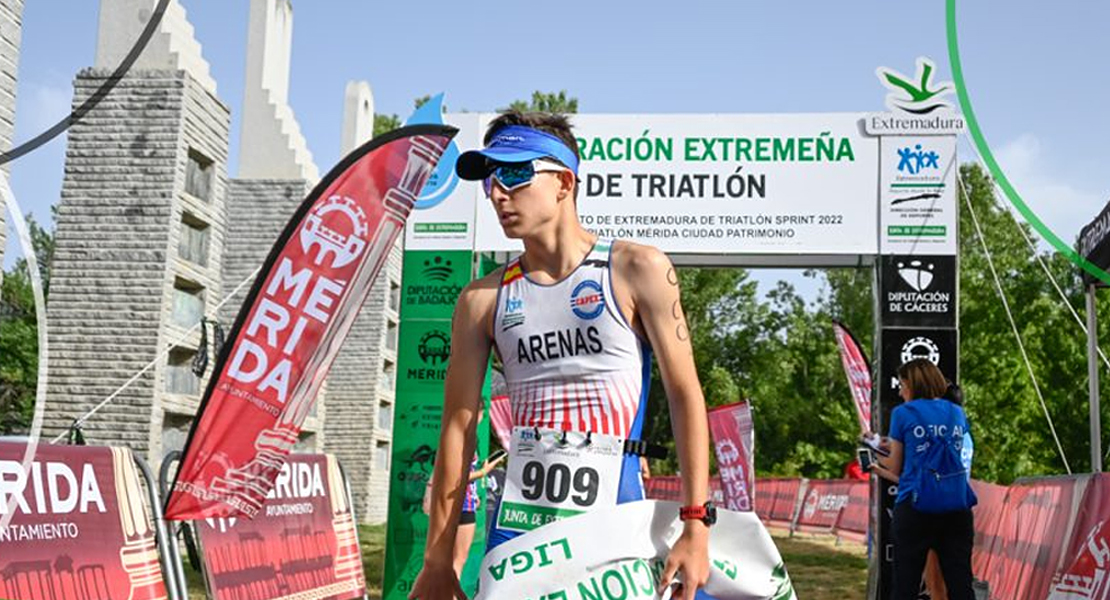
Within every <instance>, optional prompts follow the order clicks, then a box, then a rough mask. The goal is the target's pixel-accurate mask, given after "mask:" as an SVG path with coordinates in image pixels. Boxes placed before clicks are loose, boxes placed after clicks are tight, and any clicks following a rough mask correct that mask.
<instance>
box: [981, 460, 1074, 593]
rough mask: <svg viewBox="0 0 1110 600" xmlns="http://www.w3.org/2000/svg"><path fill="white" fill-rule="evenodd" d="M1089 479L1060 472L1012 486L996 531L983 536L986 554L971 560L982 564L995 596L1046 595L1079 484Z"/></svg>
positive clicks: (1064, 544) (1065, 541)
mask: <svg viewBox="0 0 1110 600" xmlns="http://www.w3.org/2000/svg"><path fill="white" fill-rule="evenodd" d="M1085 483H1086V480H1085V479H1083V480H1081V479H1080V478H1074V477H1072V478H1062V477H1061V478H1054V479H1042V480H1036V481H1024V482H1018V483H1015V484H1014V485H1011V486H1010V488H1009V491H1008V492H1007V494H1006V500H1005V507H1004V509H1003V510H1002V514H1001V516H1000V518H999V519H998V525H997V527H996V529H995V531H994V533H993V534H992V535H984V536H983V537H984V539H983V540H982V542H981V544H980V547H982V548H984V549H985V550H984V551H985V552H986V554H987V557H986V559H985V560H984V559H983V558H982V557H980V558H979V559H978V560H973V566H974V565H975V564H978V565H979V568H980V569H981V570H980V571H976V572H975V575H976V577H978V578H980V579H984V580H986V581H989V582H990V591H991V598H992V599H994V600H1041V599H1042V598H1045V597H1046V596H1047V595H1048V592H1049V588H1050V585H1051V583H1052V579H1053V575H1054V574H1055V573H1056V571H1057V569H1059V568H1060V563H1061V561H1062V559H1063V556H1064V550H1065V548H1066V547H1067V545H1068V544H1069V540H1070V537H1071V530H1072V528H1071V524H1072V522H1073V519H1072V517H1073V515H1074V514H1075V511H1076V510H1077V509H1078V503H1079V501H1080V499H1081V498H1082V493H1081V490H1079V489H1078V488H1080V487H1081V484H1085ZM1084 533H1086V532H1084ZM984 565H985V566H984Z"/></svg>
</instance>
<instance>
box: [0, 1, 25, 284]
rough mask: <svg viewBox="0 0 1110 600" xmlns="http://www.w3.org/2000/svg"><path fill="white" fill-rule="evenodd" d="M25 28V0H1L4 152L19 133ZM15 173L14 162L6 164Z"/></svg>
mask: <svg viewBox="0 0 1110 600" xmlns="http://www.w3.org/2000/svg"><path fill="white" fill-rule="evenodd" d="M22 30H23V0H0V151H4V152H7V151H8V150H10V149H11V147H12V137H13V135H14V132H15V91H16V82H17V81H18V79H19V78H18V73H19V46H20V38H21V35H22ZM3 169H4V175H6V176H9V177H10V176H11V172H12V171H11V164H10V163H5V164H4V166H3ZM6 217H7V211H6V210H5V209H4V207H3V206H0V264H3V263H4V249H5V248H6V247H7V235H6V233H7V227H6V226H5V222H4V221H5V219H6Z"/></svg>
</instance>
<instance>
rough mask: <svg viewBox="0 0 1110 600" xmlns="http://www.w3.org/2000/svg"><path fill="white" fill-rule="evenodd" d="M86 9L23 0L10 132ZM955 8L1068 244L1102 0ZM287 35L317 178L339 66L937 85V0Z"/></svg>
mask: <svg viewBox="0 0 1110 600" xmlns="http://www.w3.org/2000/svg"><path fill="white" fill-rule="evenodd" d="M151 2H152V4H153V3H154V0H151ZM182 3H183V4H184V6H185V8H186V10H187V12H188V15H189V20H190V21H191V22H192V23H193V25H194V27H195V28H196V36H197V38H198V40H199V41H200V42H201V43H202V45H203V48H204V57H205V59H207V61H208V62H209V64H210V65H211V69H212V74H213V76H214V78H215V79H216V81H217V84H218V93H219V96H220V97H221V99H222V100H223V101H224V102H225V103H227V104H228V105H229V106H230V107H231V110H232V118H233V127H232V140H231V157H232V158H231V169H230V172H231V174H232V175H233V176H234V174H235V172H236V163H237V157H238V150H237V148H238V136H239V129H238V123H237V121H235V119H236V117H237V114H238V109H239V105H240V104H241V101H242V95H243V89H242V86H243V78H244V65H245V44H246V32H247V12H248V2H247V0H183V2H182ZM98 10H99V2H97V1H95V0H32V1H30V2H27V4H26V8H25V10H24V28H23V47H22V55H21V62H20V81H19V89H18V105H17V114H16V121H17V122H16V141H17V142H18V141H22V140H26V139H29V138H31V137H33V136H34V135H36V134H38V133H39V132H41V131H42V130H44V129H46V128H47V127H49V126H50V125H51V124H53V123H54V122H56V121H57V120H59V119H60V118H62V117H63V116H64V115H65V114H66V112H67V111H68V110H69V105H70V99H71V96H72V80H73V77H74V75H75V74H76V73H77V72H78V71H79V70H80V69H82V68H84V67H87V66H90V65H91V64H92V63H93V59H94V54H95V48H96V33H97V32H96V24H97V15H98ZM957 15H958V22H959V28H960V47H961V52H962V57H963V64H964V74H965V77H966V82H967V86H968V90H969V92H970V94H971V98H972V100H973V103H974V106H975V109H976V113H977V115H978V117H979V120H980V123H981V125H982V127H983V130H984V132H985V134H986V137H987V139H988V141H989V142H990V144H991V146H992V148H993V149H994V151H995V154H996V156H997V157H998V158H999V161H1000V163H1001V165H1002V167H1003V169H1004V170H1005V171H1006V172H1007V174H1008V175H1009V177H1010V178H1011V181H1013V182H1014V183H1015V185H1016V187H1017V189H1018V190H1019V191H1020V192H1021V193H1022V195H1023V196H1024V197H1025V199H1026V201H1028V202H1029V204H1030V205H1031V206H1032V207H1033V209H1034V210H1035V211H1036V212H1037V213H1038V214H1039V215H1040V216H1041V217H1042V218H1043V219H1044V220H1045V221H1046V222H1047V223H1048V224H1049V226H1050V227H1052V228H1053V230H1054V231H1056V232H1057V233H1058V234H1059V235H1060V236H1061V237H1063V238H1064V239H1065V240H1068V241H1070V240H1072V239H1074V237H1075V235H1076V233H1077V232H1078V229H1079V227H1080V226H1081V225H1082V224H1083V223H1084V222H1086V221H1087V220H1088V219H1089V218H1091V217H1092V216H1093V215H1094V214H1096V213H1097V212H1098V210H1100V209H1101V207H1102V205H1103V204H1104V203H1105V201H1106V200H1107V199H1108V198H1110V193H1108V192H1110V177H1107V176H1106V174H1107V172H1108V169H1107V167H1106V165H1107V164H1108V162H1110V147H1108V145H1107V144H1106V143H1105V140H1107V139H1110V119H1107V117H1106V116H1105V115H1103V114H1102V113H1101V111H1100V110H1091V109H1090V107H1096V108H1097V107H1098V106H1106V105H1108V104H1110V102H1108V101H1110V77H1107V75H1108V74H1107V72H1106V71H1107V68H1108V67H1107V65H1106V62H1105V60H1103V59H1104V58H1105V57H1106V56H1110V37H1108V36H1106V35H1105V34H1104V32H1103V29H1104V27H1105V24H1106V23H1107V22H1110V4H1107V3H1101V2H1100V3H1095V2H1089V1H1086V0H1057V1H1055V2H1051V3H1048V2H1043V0H1041V1H1030V0H1010V1H1007V2H1005V3H999V2H970V1H969V0H959V2H958V10H957ZM293 37H294V40H293V60H292V71H291V76H290V94H289V103H290V105H291V106H292V107H293V110H294V112H295V113H296V115H297V119H298V121H299V123H300V125H301V128H302V131H303V132H304V134H305V136H306V138H307V140H308V144H309V147H310V149H311V150H312V152H313V154H314V157H315V159H316V162H317V164H318V166H319V167H320V169H321V171H322V172H323V171H326V170H327V169H328V168H329V167H330V166H331V165H332V164H334V163H335V161H336V160H337V159H338V158H339V156H338V154H339V145H340V142H339V140H340V128H341V121H342V101H343V91H344V86H345V84H346V82H347V81H349V80H366V81H368V82H370V84H371V86H372V87H373V91H374V97H375V103H376V108H377V110H378V111H379V112H384V113H397V114H400V115H401V116H402V117H404V116H405V115H407V114H408V113H409V112H410V111H411V109H412V101H413V98H415V97H418V96H422V95H424V94H428V93H435V92H440V91H443V92H446V95H447V96H446V102H447V104H448V108H449V109H450V110H457V109H466V110H471V111H488V110H493V109H496V108H499V107H503V106H505V105H507V104H508V103H509V102H511V101H512V100H515V99H520V98H527V97H528V96H529V95H530V94H531V92H532V91H533V90H537V89H538V90H544V91H557V90H567V91H568V92H569V93H570V94H571V95H573V96H575V97H577V98H578V99H579V110H580V111H581V112H607V113H667V112H683V113H689V112H696V113H713V112H722V113H725V112H745V113H752V112H756V113H775V112H844V111H877V110H884V106H883V98H884V96H885V90H884V88H882V86H881V85H880V84H879V82H878V80H877V79H876V77H875V74H874V71H875V68H876V67H877V66H880V65H883V66H890V67H893V68H895V69H898V70H900V71H903V72H911V73H912V71H913V68H914V61H915V58H916V57H917V56H921V55H925V56H930V57H932V58H934V59H935V60H936V62H937V63H938V65H939V73H938V76H939V78H940V79H951V72H950V69H949V67H948V60H947V56H948V55H947V45H946V39H945V9H944V2H942V1H941V0H931V1H916V2H891V1H889V0H887V1H875V0H857V1H854V2H827V1H819V0H798V1H795V2H737V1H731V2H702V1H699V0H687V1H685V2H657V1H654V0H645V1H641V2H635V3H632V2H597V1H595V2H581V1H578V0H564V1H563V2H561V3H549V4H546V5H539V4H535V3H521V2H509V1H498V2H425V3H415V2H404V3H402V2H356V1H354V0H312V1H311V2H309V1H307V0H294V29H293ZM969 148H970V146H968V145H967V144H962V145H961V149H962V150H967V149H969ZM64 153H65V139H64V137H61V138H59V139H57V140H55V141H53V142H52V143H50V144H49V145H47V146H44V147H42V148H40V149H39V150H38V151H36V152H34V153H33V154H31V155H28V156H25V157H23V158H21V159H19V160H18V161H16V162H15V163H14V164H13V167H12V183H13V189H14V191H15V193H16V196H17V198H18V199H19V202H20V203H21V204H22V206H23V207H24V210H26V211H29V212H31V213H33V214H34V215H35V217H36V218H37V219H38V220H39V221H40V222H41V221H46V220H48V219H49V207H50V206H51V205H52V204H53V203H55V202H56V201H57V199H58V197H59V193H60V189H61V180H62V169H63V162H64ZM961 158H963V159H965V160H970V159H971V158H972V156H971V154H970V152H962V156H961ZM16 253H18V250H17V249H15V248H9V250H8V254H9V255H12V254H16ZM765 275H766V276H772V277H773V276H775V274H773V273H766V274H765Z"/></svg>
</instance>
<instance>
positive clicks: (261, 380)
mask: <svg viewBox="0 0 1110 600" xmlns="http://www.w3.org/2000/svg"><path fill="white" fill-rule="evenodd" d="M453 135H454V130H453V129H451V128H448V127H444V126H440V125H417V126H413V127H408V128H404V129H399V130H396V131H394V132H391V133H388V134H385V135H383V136H381V137H378V138H375V139H374V140H372V141H370V142H368V143H367V144H365V145H364V146H362V147H361V148H359V149H358V150H355V151H354V152H352V153H351V154H350V155H348V156H347V157H346V158H345V159H344V160H343V161H342V162H341V163H340V164H339V165H338V166H336V167H335V168H334V169H332V171H331V172H330V173H328V175H327V176H326V177H325V178H324V179H323V180H322V181H321V182H320V184H319V185H317V186H316V188H315V189H314V190H313V191H312V193H310V194H309V196H308V197H307V198H306V199H305V201H304V203H303V204H302V205H301V206H300V207H299V208H298V209H297V212H296V213H295V214H294V216H293V218H292V219H291V220H290V221H289V224H288V225H287V226H286V228H285V230H284V231H283V232H282V234H281V236H279V237H278V240H277V242H276V243H275V244H274V248H273V250H272V251H271V252H270V255H269V256H268V257H267V259H266V262H265V264H264V265H263V267H262V269H261V270H260V271H259V273H258V276H257V278H256V279H255V282H254V286H253V287H252V289H251V292H250V294H249V295H248V296H247V299H246V301H244V302H243V307H242V309H241V310H240V311H239V316H238V317H237V318H236V321H235V325H234V326H233V327H232V329H231V332H230V334H229V336H228V340H227V344H225V345H224V349H223V350H222V351H221V353H220V357H219V359H218V360H217V362H216V365H215V368H214V371H213V372H214V373H215V374H216V375H214V376H213V377H212V380H211V382H210V383H209V385H208V389H207V390H206V392H205V395H204V398H203V400H202V401H201V405H200V410H199V411H198V414H197V418H196V420H195V421H194V422H193V428H192V430H191V431H190V432H189V439H188V442H187V443H186V446H185V450H184V453H183V454H184V457H183V458H182V461H181V466H180V468H179V469H178V471H177V476H176V479H175V481H174V485H173V489H172V491H171V493H170V497H169V499H168V500H167V503H166V504H167V505H166V518H168V519H201V518H205V517H228V516H239V515H245V516H248V517H254V516H257V515H258V514H259V512H260V511H261V508H262V504H263V502H264V501H265V498H266V494H267V493H268V492H269V491H270V489H272V488H273V485H274V479H275V478H276V477H277V474H278V471H280V470H281V467H282V464H283V463H284V460H285V457H286V456H287V455H288V454H289V452H290V451H291V450H292V448H293V445H294V444H296V442H297V440H298V436H299V434H300V430H301V425H302V424H303V423H304V419H305V417H306V416H307V415H308V414H309V412H310V411H311V409H312V405H313V403H314V402H315V400H316V394H317V392H318V391H319V389H320V386H321V385H322V384H323V382H324V379H325V378H326V376H327V374H328V370H329V368H330V367H331V363H332V360H334V358H335V356H336V354H337V353H338V352H339V347H340V345H341V344H342V343H343V339H344V338H345V337H346V335H347V332H348V331H349V330H350V328H351V325H352V324H353V323H354V320H355V317H356V316H357V315H358V312H359V309H360V308H361V306H362V303H363V301H364V300H365V299H366V296H367V294H369V292H370V289H371V287H372V286H373V284H374V279H375V278H376V277H377V274H378V271H379V270H380V269H381V266H382V264H383V263H384V262H385V261H386V260H387V259H388V257H389V253H390V251H391V249H392V248H393V242H394V240H395V239H396V237H397V235H398V234H400V233H401V232H402V231H403V229H404V227H405V219H406V218H407V217H408V215H409V212H410V211H411V210H412V208H413V205H414V204H415V202H416V198H417V194H418V193H420V191H421V189H422V188H423V186H424V183H425V182H426V181H427V179H428V177H429V175H430V174H431V172H432V170H433V169H435V167H436V164H437V162H438V161H439V158H440V155H441V154H442V153H443V152H444V150H445V148H446V147H447V144H448V142H450V141H451V137H452V136H453Z"/></svg>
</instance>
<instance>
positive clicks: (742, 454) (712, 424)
mask: <svg viewBox="0 0 1110 600" xmlns="http://www.w3.org/2000/svg"><path fill="white" fill-rule="evenodd" d="M709 433H710V435H711V436H712V437H713V448H714V450H715V451H716V453H717V470H718V472H719V473H720V475H721V487H722V488H723V489H724V493H725V508H728V509H729V510H752V497H753V496H754V494H755V428H754V426H753V425H752V409H751V405H750V404H748V402H747V401H746V400H741V401H740V402H737V403H735V404H728V405H726V406H718V407H717V408H713V409H710V411H709Z"/></svg>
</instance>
